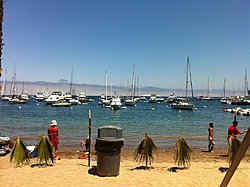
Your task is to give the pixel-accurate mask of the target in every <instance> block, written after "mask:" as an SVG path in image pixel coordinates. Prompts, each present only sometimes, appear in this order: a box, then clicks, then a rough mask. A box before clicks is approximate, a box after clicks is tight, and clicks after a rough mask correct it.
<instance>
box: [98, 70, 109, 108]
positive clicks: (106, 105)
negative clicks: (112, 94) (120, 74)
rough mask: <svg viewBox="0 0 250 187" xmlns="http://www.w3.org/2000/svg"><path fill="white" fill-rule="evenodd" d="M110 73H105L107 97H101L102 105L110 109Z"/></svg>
mask: <svg viewBox="0 0 250 187" xmlns="http://www.w3.org/2000/svg"><path fill="white" fill-rule="evenodd" d="M107 82H108V73H107V71H106V72H105V95H103V94H101V96H100V105H102V106H104V107H108V106H109V105H110V100H108V83H107Z"/></svg>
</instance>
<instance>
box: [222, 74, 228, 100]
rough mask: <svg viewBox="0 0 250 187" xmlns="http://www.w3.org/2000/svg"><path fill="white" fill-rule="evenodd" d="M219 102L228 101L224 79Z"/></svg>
mask: <svg viewBox="0 0 250 187" xmlns="http://www.w3.org/2000/svg"><path fill="white" fill-rule="evenodd" d="M220 102H221V103H222V104H227V103H228V98H226V79H224V83H223V89H222V96H221V97H220Z"/></svg>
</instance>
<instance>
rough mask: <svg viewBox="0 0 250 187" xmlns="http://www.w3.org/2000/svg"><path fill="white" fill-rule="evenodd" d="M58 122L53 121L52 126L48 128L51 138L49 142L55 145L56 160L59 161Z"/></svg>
mask: <svg viewBox="0 0 250 187" xmlns="http://www.w3.org/2000/svg"><path fill="white" fill-rule="evenodd" d="M56 125H57V122H56V120H52V121H51V124H50V126H49V128H48V136H49V141H50V142H51V144H52V145H53V147H54V149H55V152H54V153H55V159H59V158H60V157H59V156H58V145H59V138H58V127H57V126H56Z"/></svg>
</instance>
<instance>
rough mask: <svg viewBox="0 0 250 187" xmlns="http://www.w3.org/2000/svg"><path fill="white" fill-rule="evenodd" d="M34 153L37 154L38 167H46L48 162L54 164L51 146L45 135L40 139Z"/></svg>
mask: <svg viewBox="0 0 250 187" xmlns="http://www.w3.org/2000/svg"><path fill="white" fill-rule="evenodd" d="M34 151H35V152H37V153H38V158H37V160H38V162H39V165H42V164H45V165H48V161H49V160H51V162H52V163H54V161H55V159H54V155H53V145H52V144H51V143H50V141H49V140H48V139H47V137H46V135H43V136H41V137H40V139H39V140H38V143H37V144H36V147H35V150H34Z"/></svg>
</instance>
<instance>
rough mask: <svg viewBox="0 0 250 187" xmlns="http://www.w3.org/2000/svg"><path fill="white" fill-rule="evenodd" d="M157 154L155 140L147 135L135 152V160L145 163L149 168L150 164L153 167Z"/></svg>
mask: <svg viewBox="0 0 250 187" xmlns="http://www.w3.org/2000/svg"><path fill="white" fill-rule="evenodd" d="M157 153H158V152H157V147H156V145H155V144H154V142H153V140H152V139H151V138H150V137H149V136H148V135H147V134H145V135H144V138H143V139H142V140H141V142H140V143H139V145H138V147H137V149H136V150H135V152H134V160H135V161H136V162H139V163H143V162H145V163H146V167H147V166H148V164H149V165H151V163H152V162H153V160H154V154H157Z"/></svg>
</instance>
